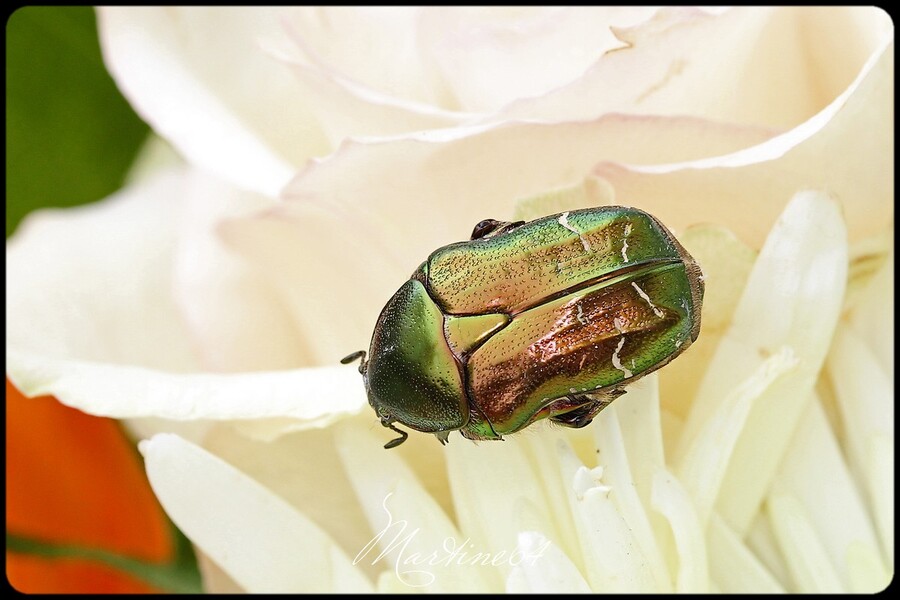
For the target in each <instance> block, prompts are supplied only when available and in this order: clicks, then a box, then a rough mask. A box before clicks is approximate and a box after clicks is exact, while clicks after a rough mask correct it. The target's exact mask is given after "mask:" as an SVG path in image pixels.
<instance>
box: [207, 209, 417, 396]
mask: <svg viewBox="0 0 900 600" xmlns="http://www.w3.org/2000/svg"><path fill="white" fill-rule="evenodd" d="M365 207H366V204H365V203H364V202H361V203H359V204H358V210H354V211H349V212H345V211H342V210H339V209H337V208H334V209H329V208H324V207H320V206H318V205H314V204H308V203H304V204H298V205H297V206H295V207H292V209H291V210H290V211H287V209H285V208H280V209H278V210H277V211H270V212H268V213H264V214H260V215H256V216H252V217H248V218H244V219H235V220H233V221H231V222H229V223H226V224H224V225H223V227H222V228H221V231H222V234H223V236H224V239H225V240H226V241H227V243H228V244H229V246H230V247H231V248H233V249H234V250H235V251H236V252H237V253H238V254H239V255H240V256H242V257H244V258H245V259H247V260H248V261H249V262H250V263H251V264H252V265H253V267H254V268H255V269H256V270H257V272H258V273H260V274H261V275H264V276H265V277H267V278H268V280H269V282H270V284H271V285H273V286H274V287H276V288H277V289H278V290H279V291H280V293H281V295H282V297H283V298H284V300H285V306H286V308H287V310H288V311H289V312H290V315H291V317H292V319H293V322H294V327H295V329H294V331H295V332H296V334H297V335H298V336H299V337H300V339H302V340H303V342H304V344H305V346H306V348H305V349H306V355H305V356H306V361H307V362H305V363H304V364H305V365H335V364H337V363H338V361H339V360H340V359H341V358H343V357H344V356H346V355H348V354H350V353H351V352H354V351H356V350H360V349H367V348H368V346H369V339H370V338H371V335H372V328H373V327H374V325H375V321H376V319H377V318H378V314H379V311H380V310H381V308H382V306H383V305H384V303H385V302H387V300H388V298H390V297H391V295H392V294H393V293H394V292H395V291H396V288H398V287H399V286H400V284H401V283H402V282H403V281H405V280H406V279H408V278H409V275H410V274H411V273H412V272H413V270H414V269H415V268H416V267H417V266H418V265H419V263H421V262H422V260H424V258H425V257H424V256H422V257H421V258H419V257H416V256H412V255H410V256H407V257H405V259H404V258H402V257H401V255H400V253H401V252H402V251H403V248H402V247H393V248H392V247H391V241H392V239H397V238H396V236H398V235H401V232H399V231H397V226H398V225H400V224H399V223H395V224H390V223H388V225H389V226H390V225H393V226H392V227H391V228H390V229H384V228H382V225H383V224H384V223H383V222H382V221H381V220H375V219H366V213H367V211H366V209H365ZM392 236H394V237H392ZM345 368H346V369H347V370H348V371H349V372H351V373H352V374H353V375H356V377H357V378H358V377H359V374H358V373H356V370H355V369H353V368H350V367H345ZM357 383H358V384H359V383H360V382H359V381H357ZM360 388H362V386H361V384H360Z"/></svg>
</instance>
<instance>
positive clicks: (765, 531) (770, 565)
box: [716, 511, 794, 592]
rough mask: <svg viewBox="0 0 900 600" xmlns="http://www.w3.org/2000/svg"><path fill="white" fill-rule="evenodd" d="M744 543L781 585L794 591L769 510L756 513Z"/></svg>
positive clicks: (719, 517)
mask: <svg viewBox="0 0 900 600" xmlns="http://www.w3.org/2000/svg"><path fill="white" fill-rule="evenodd" d="M716 518H717V519H720V520H721V521H722V522H723V523H725V520H724V519H722V517H721V516H719V515H716ZM726 525H727V523H726ZM729 529H730V530H731V531H732V532H734V534H735V535H737V532H735V531H734V530H733V529H731V527H729ZM744 543H745V544H746V545H747V548H749V549H750V550H751V551H752V552H753V553H754V554H755V555H756V557H757V558H758V559H759V561H760V562H761V563H763V564H764V565H765V566H766V568H767V569H769V572H770V573H771V574H772V576H773V577H774V578H775V579H776V580H777V581H778V583H779V585H781V586H782V587H783V588H785V590H787V591H789V592H791V591H794V587H793V585H792V582H791V575H790V573H789V572H788V569H787V561H785V559H784V554H782V552H781V548H780V547H779V546H778V540H777V539H776V538H775V534H774V533H773V528H772V523H771V519H770V518H769V513H768V512H766V511H760V512H758V513H756V518H755V519H753V523H752V524H751V525H750V531H748V532H747V535H746V536H745V537H744Z"/></svg>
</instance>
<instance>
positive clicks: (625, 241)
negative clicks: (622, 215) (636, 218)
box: [622, 223, 631, 262]
mask: <svg viewBox="0 0 900 600" xmlns="http://www.w3.org/2000/svg"><path fill="white" fill-rule="evenodd" d="M630 234H631V223H626V224H625V236H624V237H623V238H622V260H623V261H625V262H628V236H629V235H630Z"/></svg>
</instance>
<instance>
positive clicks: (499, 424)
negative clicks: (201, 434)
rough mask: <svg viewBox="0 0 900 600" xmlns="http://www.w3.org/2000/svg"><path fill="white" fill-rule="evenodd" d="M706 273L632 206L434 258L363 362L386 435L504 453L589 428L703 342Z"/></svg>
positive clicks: (492, 238)
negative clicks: (511, 437)
mask: <svg viewBox="0 0 900 600" xmlns="http://www.w3.org/2000/svg"><path fill="white" fill-rule="evenodd" d="M702 302H703V276H702V273H701V271H700V267H699V266H698V265H697V263H696V262H695V261H694V259H693V258H692V257H691V255H690V254H688V253H687V251H686V250H685V249H684V248H683V247H682V246H681V244H679V243H678V240H676V239H675V237H674V236H673V235H672V234H671V233H670V232H669V230H668V229H666V227H665V226H664V225H663V224H662V223H660V222H659V221H658V220H657V219H656V218H655V217H653V216H651V215H649V214H647V213H645V212H643V211H641V210H638V209H636V208H627V207H622V206H605V207H601V208H593V209H585V210H576V211H571V212H564V213H561V214H558V215H551V216H549V217H544V218H541V219H536V220H534V221H530V222H528V223H525V222H521V221H520V222H517V223H507V222H501V221H494V220H490V219H489V220H485V221H482V222H481V223H479V224H478V225H476V226H475V230H474V231H473V232H472V239H471V240H469V241H466V242H459V243H455V244H450V245H449V246H444V247H443V248H439V249H437V250H435V251H434V252H432V253H431V256H429V257H428V259H427V260H426V261H425V262H424V263H422V265H421V266H419V268H418V269H416V271H415V272H414V273H413V274H412V277H411V278H410V279H409V280H408V281H407V282H406V283H404V284H403V285H402V286H401V287H400V289H399V290H398V291H397V293H396V294H394V296H393V297H392V298H391V299H390V300H389V301H388V303H387V305H386V306H385V307H384V309H383V310H382V311H381V316H379V317H378V322H377V323H376V325H375V333H374V334H373V336H372V343H371V345H370V346H369V358H368V361H367V360H366V353H365V351H359V352H355V353H353V354H351V355H350V356H347V357H346V358H344V360H343V361H342V362H344V363H345V364H346V363H349V362H351V361H353V360H356V359H360V366H359V371H360V373H362V375H363V380H364V382H365V386H366V392H367V394H368V397H369V404H371V405H372V408H374V409H375V412H376V414H377V415H378V416H379V418H380V419H381V423H382V425H384V426H385V427H389V428H390V429H393V430H394V431H396V432H397V433H399V434H400V436H401V437H399V438H396V439H394V440H392V441H391V442H389V443H388V444H386V445H385V448H392V447H394V446H397V445H399V444H400V443H402V442H403V441H404V440H406V437H407V433H406V432H404V431H401V430H400V429H397V427H396V426H395V423H399V424H402V425H405V426H406V427H409V428H411V429H415V430H418V431H423V432H427V433H433V434H435V435H436V436H437V437H438V439H439V440H441V442H444V443H446V441H447V436H448V435H449V433H450V432H451V431H454V430H459V432H460V433H461V434H462V435H463V436H465V437H467V438H469V439H473V440H499V439H502V436H504V435H506V434H509V433H514V432H516V431H519V430H520V429H523V428H525V427H527V426H528V425H530V424H531V423H534V422H535V421H537V420H539V419H543V418H549V419H550V420H551V421H553V422H556V423H559V424H561V425H565V426H568V427H584V426H585V425H587V424H588V423H590V422H591V420H592V419H593V418H594V417H595V416H596V415H597V413H599V412H600V411H601V410H602V409H603V407H605V406H607V405H608V404H609V403H610V402H612V401H613V400H614V399H615V398H616V397H617V396H619V395H621V394H623V393H624V390H623V388H624V386H625V385H627V384H629V383H632V382H633V381H636V380H637V379H640V378H641V377H643V376H644V375H647V374H648V373H651V372H653V371H655V370H656V369H659V368H660V367H662V366H664V365H665V364H667V363H668V362H669V361H671V360H672V359H674V358H675V357H676V356H678V355H679V354H681V353H682V352H683V351H684V350H685V349H687V347H688V346H690V345H691V342H693V341H694V340H696V339H697V335H698V333H699V331H700V308H701V305H702Z"/></svg>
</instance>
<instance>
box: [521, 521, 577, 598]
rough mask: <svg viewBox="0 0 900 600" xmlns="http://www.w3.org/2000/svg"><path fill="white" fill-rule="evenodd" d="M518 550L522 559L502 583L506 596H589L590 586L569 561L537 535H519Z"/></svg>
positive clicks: (550, 543)
mask: <svg viewBox="0 0 900 600" xmlns="http://www.w3.org/2000/svg"><path fill="white" fill-rule="evenodd" d="M519 548H521V549H522V550H523V555H522V557H521V562H519V563H518V564H516V565H515V566H513V569H512V571H511V572H510V574H509V577H508V578H507V580H506V592H507V593H511V594H589V593H591V588H590V586H589V585H588V584H587V582H586V581H585V580H584V577H582V575H581V573H580V572H579V571H578V568H577V567H575V565H574V564H572V561H571V560H570V559H569V557H568V556H566V555H565V553H563V552H562V551H561V550H560V549H559V548H557V547H556V546H555V545H554V544H553V542H551V541H550V540H548V539H547V538H545V537H544V536H543V535H541V534H540V533H537V532H534V531H524V532H522V533H520V534H519ZM517 560H518V559H517Z"/></svg>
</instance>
